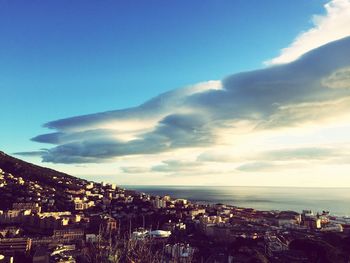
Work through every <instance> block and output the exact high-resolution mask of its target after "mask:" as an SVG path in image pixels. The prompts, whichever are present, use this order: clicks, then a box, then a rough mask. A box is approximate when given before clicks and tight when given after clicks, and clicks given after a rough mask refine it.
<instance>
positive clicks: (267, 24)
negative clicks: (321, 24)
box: [0, 0, 347, 182]
mask: <svg viewBox="0 0 350 263" xmlns="http://www.w3.org/2000/svg"><path fill="white" fill-rule="evenodd" d="M331 2H336V4H337V5H340V4H342V3H340V2H344V3H346V2H347V1H346V0H344V1H343V0H335V1H331ZM325 3H327V1H320V0H310V1H301V0H297V1H277V0H275V1H260V0H250V1H247V0H240V1H221V0H220V1H203V0H201V1H87V0H84V1H64V0H63V1H5V0H0V38H1V41H0V89H1V94H2V96H1V108H2V110H1V123H2V125H1V126H2V128H1V129H0V138H1V140H0V149H1V150H3V151H5V152H7V153H14V152H24V151H36V150H39V149H41V148H50V147H51V145H50V144H47V141H46V142H44V143H43V144H39V143H38V142H33V141H30V138H33V137H35V136H37V135H39V134H44V133H47V132H48V131H47V129H46V128H43V127H42V125H43V124H44V123H47V122H51V121H54V120H58V119H64V118H69V117H72V116H79V115H85V114H94V113H96V112H104V111H108V110H116V109H127V108H130V107H134V106H137V105H140V104H142V103H144V102H145V101H148V100H149V99H151V98H152V97H155V96H158V95H159V94H162V93H164V92H166V91H169V90H173V89H177V88H181V87H185V86H188V85H192V84H196V83H200V82H205V81H209V80H222V79H224V78H225V77H227V76H229V75H230V74H232V73H237V72H243V71H249V70H253V69H259V68H265V67H266V65H265V64H264V61H267V60H269V59H273V58H276V57H277V58H279V54H280V50H281V49H282V48H286V47H288V46H290V45H293V43H295V42H293V41H295V40H297V39H298V38H297V37H298V36H300V34H302V33H303V32H308V30H310V29H312V28H313V27H316V28H317V23H318V22H317V21H316V20H317V19H312V18H313V15H315V14H317V15H320V16H325V17H327V15H332V12H333V11H332V10H333V9H332V10H331V11H329V10H328V9H327V8H325V6H324V5H325ZM339 3H340V4H339ZM327 10H328V11H327ZM327 12H328V13H327ZM344 16H346V14H345V15H344ZM315 21H316V22H315ZM315 24H316V25H315ZM339 34H340V35H341V36H343V37H345V36H347V35H346V33H344V32H341V33H339ZM326 35H327V34H326ZM339 38H340V37H339V36H336V37H333V38H330V40H329V41H331V40H336V39H339ZM329 41H328V42H329ZM291 43H292V44H291ZM324 43H327V41H324ZM318 46H320V45H314V46H313V47H314V48H316V47H318ZM306 51H307V50H306ZM306 51H305V52H306ZM282 53H283V52H282ZM301 53H303V52H301ZM213 85H214V86H215V85H216V84H213ZM216 88H217V87H216V86H215V89H216ZM166 121H167V120H166ZM171 121H173V120H171ZM160 123H161V124H164V123H163V122H160ZM64 125H65V124H64ZM93 125H94V124H93ZM93 125H92V127H91V129H93V127H94V126H93ZM147 127H148V126H147ZM153 127H155V126H153ZM51 128H53V129H56V130H57V132H62V131H64V129H69V128H63V130H60V129H59V128H57V127H56V126H55V125H53V127H51ZM61 128H62V127H61ZM104 128H105V127H104ZM133 132H134V131H132V132H130V134H133ZM124 135H125V134H124ZM124 135H123V136H124ZM130 136H131V135H130ZM89 138H90V137H89ZM125 138H126V137H125V136H124V137H123V139H125ZM92 139H94V138H90V139H88V140H87V141H86V142H88V143H90V142H91V141H92ZM39 141H40V140H39ZM40 142H43V141H42V140H41V141H40ZM141 153H142V152H141ZM147 156H148V155H147ZM23 158H27V159H28V160H31V161H33V160H34V161H35V162H37V163H39V162H40V161H39V159H32V158H29V157H28V156H24V157H23ZM125 158H128V157H125ZM147 158H148V157H147ZM152 158H154V160H158V162H159V163H160V165H163V164H164V163H165V164H167V165H168V163H169V162H167V161H168V160H165V159H164V158H165V157H161V156H157V155H155V156H152ZM157 158H158V159H157ZM124 161H125V160H120V159H118V160H116V162H121V163H122V162H124ZM154 162H156V161H154ZM175 163H176V166H177V167H179V166H181V165H183V166H186V165H187V166H191V165H190V164H189V163H186V165H185V164H184V163H183V161H178V160H177V162H175ZM46 164H47V165H51V166H52V167H53V168H57V169H63V170H65V171H68V172H72V173H74V174H84V173H85V171H83V170H79V166H77V165H76V166H74V165H71V166H69V167H68V166H62V165H60V164H51V163H46ZM46 164H45V165H46ZM79 165H81V164H79ZM109 165H110V164H109ZM125 165H126V164H124V166H122V167H110V168H109V169H110V170H108V171H107V170H106V171H104V172H103V173H106V174H113V172H112V171H116V170H118V169H119V170H120V171H124V172H125V171H126V170H128V169H129V171H130V169H131V168H132V169H131V170H133V169H134V171H136V170H137V169H136V168H137V167H135V166H134V165H133V166H130V164H129V165H126V166H125ZM171 165H174V162H170V166H171ZM91 166H94V164H91ZM107 166H108V165H107ZM158 166H159V165H158ZM168 166H169V165H168ZM72 167H73V168H72ZM154 167H157V165H154ZM245 167H247V166H245ZM143 168H144V167H141V168H140V169H141V170H140V169H139V170H138V171H142V169H143ZM94 169H99V168H98V167H97V166H96V167H95V168H94ZM135 169H136V170H135ZM167 169H168V170H171V168H169V167H168V168H167ZM135 178H136V177H135ZM145 178H148V177H147V176H146V175H145ZM164 178H165V177H164ZM164 178H163V179H164ZM119 179H120V178H119ZM164 181H165V182H166V181H167V179H166V178H165V179H164Z"/></svg>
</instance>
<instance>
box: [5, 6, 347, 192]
mask: <svg viewBox="0 0 350 263" xmlns="http://www.w3.org/2000/svg"><path fill="white" fill-rule="evenodd" d="M349 24H350V0H332V1H321V0H310V1H301V0H296V1H277V0H275V1H274V0H269V1H258V0H249V1H247V0H237V1H229V0H227V1H224V0H220V1H205V0H200V1H199V0H198V1H182V0H179V1H161V0H159V1H96V0H95V1H92V0H84V1H78V0H77V1H68V0H62V1H24V0H23V1H19V0H18V1H17V0H0V91H1V97H0V98H1V104H0V105H1V113H0V121H1V126H0V150H2V151H5V152H6V153H8V154H13V155H15V156H17V157H19V158H22V159H24V160H27V161H30V162H33V163H36V164H39V165H43V166H46V167H50V168H53V169H57V170H60V171H63V172H67V173H70V174H72V175H76V176H80V177H84V178H86V179H90V180H97V181H109V182H115V183H118V184H122V185H128V184H129V185H135V184H150V185H254V186H303V187H304V186H308V187H326V186H333V187H344V186H347V187H350V178H349V177H348V176H349V175H348V174H349V171H350V163H349V161H350V155H349V154H350V135H349V134H350V124H349V123H350V122H349V119H350V106H349V105H350V97H349V96H350V61H349V59H348V57H350V38H349V36H350V27H349V26H348V25H349Z"/></svg>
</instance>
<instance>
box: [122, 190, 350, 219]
mask: <svg viewBox="0 0 350 263" xmlns="http://www.w3.org/2000/svg"><path fill="white" fill-rule="evenodd" d="M125 187H126V188H127V189H133V190H137V191H140V192H145V193H149V194H152V195H160V196H163V195H170V196H171V197H173V198H184V199H188V200H191V201H197V202H201V203H202V202H203V203H211V204H214V203H223V204H230V205H235V206H239V207H247V208H248V207H249V208H255V209H258V210H293V211H296V212H301V211H302V210H303V209H311V210H313V211H314V213H316V212H322V211H323V210H326V211H330V213H331V214H332V215H339V216H350V188H301V187H251V186H144V185H142V186H140V185H137V186H135V185H129V186H125Z"/></svg>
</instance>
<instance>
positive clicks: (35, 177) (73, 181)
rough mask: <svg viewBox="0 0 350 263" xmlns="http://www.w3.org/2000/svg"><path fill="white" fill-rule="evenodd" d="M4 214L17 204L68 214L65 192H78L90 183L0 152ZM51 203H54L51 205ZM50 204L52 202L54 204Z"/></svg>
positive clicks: (0, 179)
mask: <svg viewBox="0 0 350 263" xmlns="http://www.w3.org/2000/svg"><path fill="white" fill-rule="evenodd" d="M0 169H1V170H0V200H7V202H1V203H0V210H3V209H8V208H10V207H11V204H12V203H14V202H24V201H25V202H41V201H42V200H45V202H46V203H47V206H46V207H45V206H44V208H45V209H46V211H59V210H62V209H63V210H64V209H65V208H67V205H69V202H68V201H67V197H66V194H65V192H66V191H67V190H69V189H71V190H76V189H79V188H81V186H82V185H84V184H86V182H87V181H86V180H83V179H79V178H76V177H74V176H71V175H68V174H65V173H61V172H58V171H55V170H53V169H49V168H44V167H41V166H38V165H34V164H31V163H28V162H25V161H22V160H20V159H17V158H14V157H12V156H9V155H7V154H5V153H4V152H0ZM50 199H51V201H49V200H50ZM48 202H51V203H50V204H49V203H48Z"/></svg>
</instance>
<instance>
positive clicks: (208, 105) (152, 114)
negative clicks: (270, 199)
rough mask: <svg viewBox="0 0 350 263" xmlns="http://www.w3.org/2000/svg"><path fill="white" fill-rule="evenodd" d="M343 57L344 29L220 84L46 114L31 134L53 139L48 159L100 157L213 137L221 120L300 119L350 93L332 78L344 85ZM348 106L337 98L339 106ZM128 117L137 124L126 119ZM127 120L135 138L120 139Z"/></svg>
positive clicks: (270, 124) (346, 46) (268, 122)
mask: <svg viewBox="0 0 350 263" xmlns="http://www.w3.org/2000/svg"><path fill="white" fill-rule="evenodd" d="M349 57H350V37H348V38H344V39H342V40H339V41H335V42H333V43H330V44H327V45H325V46H322V47H320V48H317V49H315V50H313V51H311V52H309V53H307V54H305V55H304V56H302V57H301V58H300V59H298V60H297V61H294V62H292V63H289V64H284V65H279V66H274V67H270V68H265V69H261V70H256V71H251V72H245V73H239V74H234V75H231V76H229V77H227V78H226V79H224V80H223V81H222V89H218V84H217V83H215V82H211V83H206V84H199V85H196V86H192V87H189V88H185V89H178V90H174V91H170V92H167V93H164V94H161V95H159V96H157V97H155V98H153V99H151V100H149V101H147V102H146V103H144V104H142V105H140V106H139V107H134V108H129V109H122V110H116V111H109V112H103V113H97V114H90V115H85V116H77V117H73V118H67V119H62V120H57V121H52V122H49V123H47V124H46V125H45V127H47V128H50V129H54V130H55V132H53V133H51V134H43V135H39V136H37V137H35V138H33V140H34V141H37V142H43V143H51V144H55V145H56V146H55V147H53V148H51V149H49V150H48V151H47V152H45V153H43V155H42V157H43V161H46V162H55V163H75V162H77V163H83V162H103V161H108V160H110V159H111V158H113V157H117V156H124V155H138V154H155V153H160V152H166V151H171V150H173V149H178V148H184V147H202V146H209V145H215V143H216V135H217V133H216V130H217V129H218V128H220V127H222V126H224V125H225V122H227V121H230V122H233V123H234V122H235V121H240V120H249V121H252V122H254V123H256V129H273V128H276V127H277V128H278V127H282V126H289V125H298V124H299V123H302V122H303V121H312V120H316V118H319V117H322V116H323V115H327V114H328V113H329V110H327V109H326V110H325V111H324V112H323V113H322V112H321V113H322V114H321V113H319V114H315V109H317V107H318V104H320V103H329V102H334V101H336V100H339V99H342V98H346V97H349V96H350V89H347V88H331V87H332V84H331V83H330V82H332V83H338V84H337V86H339V85H340V84H339V83H341V85H340V86H341V87H343V86H344V85H345V84H344V81H347V79H348V78H347V75H346V73H344V72H348V71H346V68H349V67H350V60H349ZM338 71H339V72H341V73H337V72H338ZM344 74H345V75H346V76H345V75H344ZM338 77H339V78H341V79H338ZM325 80H328V81H325ZM305 105H306V106H305ZM302 106H303V107H302ZM328 107H329V108H330V109H331V108H332V104H330V106H328ZM349 107H350V105H349V104H347V103H343V104H342V107H338V111H340V110H342V111H344V110H349ZM296 110H297V111H296ZM131 121H132V122H133V124H135V123H136V124H137V123H140V127H139V128H133V127H131V126H132V125H131V124H130V122H131ZM145 123H146V124H147V123H148V124H149V125H148V126H147V125H146V126H147V127H146V126H144V125H145ZM128 125H130V134H133V138H130V139H128V140H122V139H120V138H119V137H118V136H119V135H120V134H121V133H124V134H125V133H127V132H128V130H127V128H128ZM110 126H112V127H110ZM136 126H137V125H136ZM125 129H126V130H125ZM135 129H136V130H137V129H138V130H137V131H135Z"/></svg>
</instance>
